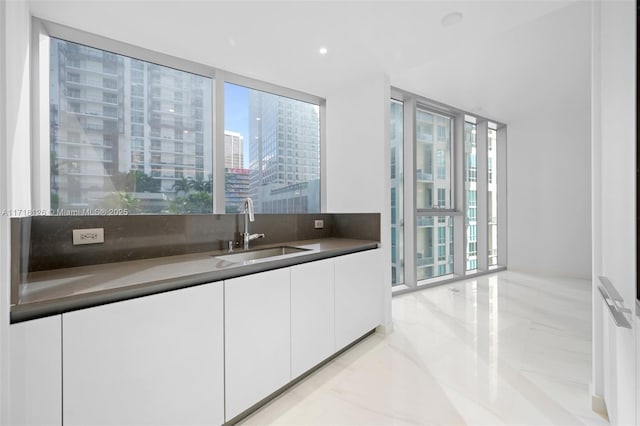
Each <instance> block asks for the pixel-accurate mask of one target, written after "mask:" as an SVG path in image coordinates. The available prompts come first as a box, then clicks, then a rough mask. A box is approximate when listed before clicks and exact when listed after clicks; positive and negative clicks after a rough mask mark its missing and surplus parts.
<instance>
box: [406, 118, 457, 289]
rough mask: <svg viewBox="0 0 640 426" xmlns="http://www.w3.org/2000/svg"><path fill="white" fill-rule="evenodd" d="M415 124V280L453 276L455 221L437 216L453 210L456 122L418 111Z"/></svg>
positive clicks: (448, 217)
mask: <svg viewBox="0 0 640 426" xmlns="http://www.w3.org/2000/svg"><path fill="white" fill-rule="evenodd" d="M415 121H416V129H417V131H416V144H415V159H416V160H415V161H416V170H415V175H416V182H415V186H416V195H415V206H416V217H417V226H416V268H417V270H416V278H417V279H418V280H424V279H429V278H434V277H438V276H442V275H447V274H451V273H452V272H453V244H451V242H452V241H453V219H452V217H450V216H439V215H438V214H439V212H438V210H441V209H451V207H452V205H451V188H452V185H451V183H452V179H451V176H452V173H451V172H452V168H451V164H452V163H451V153H452V135H453V131H452V124H453V120H452V118H451V117H449V116H445V115H442V114H440V113H436V112H434V111H431V110H429V109H427V108H424V107H418V108H417V109H416V113H415ZM434 172H435V173H434Z"/></svg>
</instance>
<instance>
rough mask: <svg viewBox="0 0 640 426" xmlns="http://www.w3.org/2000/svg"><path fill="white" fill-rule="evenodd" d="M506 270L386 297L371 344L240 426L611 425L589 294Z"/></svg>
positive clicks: (572, 284)
mask: <svg viewBox="0 0 640 426" xmlns="http://www.w3.org/2000/svg"><path fill="white" fill-rule="evenodd" d="M589 285H590V283H589V282H588V281H584V280H570V279H555V278H542V277H537V276H532V275H526V274H520V273H514V272H510V271H505V272H499V273H497V274H492V275H487V276H483V277H479V278H477V279H470V280H466V281H461V282H458V283H454V284H448V285H443V286H439V287H434V288H431V289H426V290H423V291H419V292H415V293H410V294H406V295H402V296H398V297H394V298H393V323H394V331H393V332H392V333H390V334H388V335H386V336H385V335H381V334H374V335H372V336H371V337H369V338H367V339H366V340H364V341H362V342H361V343H360V344H358V345H356V346H355V347H353V348H352V349H350V350H349V351H347V352H345V353H344V354H343V355H341V356H340V357H338V358H336V359H335V360H333V361H332V362H330V363H329V364H327V365H326V366H325V367H323V368H322V369H320V370H318V371H317V372H315V373H314V374H312V375H311V376H309V377H308V378H306V379H305V380H304V381H302V382H300V383H299V384H298V385H296V386H295V387H293V388H292V389H290V390H289V391H287V392H286V393H284V394H283V395H281V396H280V397H278V398H277V399H275V400H273V401H272V402H271V403H269V404H268V405H267V406H265V407H263V408H262V409H261V410H259V411H257V412H256V413H254V414H253V415H252V416H251V417H249V418H247V419H246V420H245V421H244V422H243V424H245V425H256V424H278V425H314V424H316V425H387V424H407V425H412V424H414V425H415V424H418V425H427V424H428V425H431V424H433V425H459V424H469V425H471V424H473V425H505V424H507V425H525V424H526V425H547V424H562V425H581V424H585V425H607V424H608V422H607V421H606V420H604V419H602V418H601V417H600V416H598V415H597V414H595V413H593V412H592V411H591V408H590V407H591V397H590V394H589V382H590V375H591V372H590V371H591V367H590V366H591V319H590V318H591V290H590V287H589Z"/></svg>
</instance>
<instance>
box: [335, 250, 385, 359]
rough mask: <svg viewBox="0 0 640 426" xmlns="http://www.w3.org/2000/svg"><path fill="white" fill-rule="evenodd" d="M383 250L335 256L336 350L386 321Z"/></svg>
mask: <svg viewBox="0 0 640 426" xmlns="http://www.w3.org/2000/svg"><path fill="white" fill-rule="evenodd" d="M384 264H385V262H384V261H383V259H382V254H381V251H380V250H367V251H363V252H359V253H353V254H350V255H347V256H340V257H336V258H335V332H336V336H335V338H336V345H335V349H336V351H338V350H340V349H342V348H344V347H345V346H347V345H348V344H350V343H352V342H353V341H354V340H356V339H358V338H359V337H361V336H362V335H363V334H365V333H367V332H369V331H371V330H372V329H374V328H375V327H377V326H379V325H380V324H382V312H383V309H382V308H383V307H382V304H383V293H382V276H383V271H382V267H383V265H384Z"/></svg>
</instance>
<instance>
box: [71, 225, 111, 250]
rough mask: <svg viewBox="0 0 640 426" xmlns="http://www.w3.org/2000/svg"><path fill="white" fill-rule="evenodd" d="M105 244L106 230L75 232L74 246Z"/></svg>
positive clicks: (81, 230)
mask: <svg viewBox="0 0 640 426" xmlns="http://www.w3.org/2000/svg"><path fill="white" fill-rule="evenodd" d="M100 243H104V228H88V229H74V230H73V245H74V246H77V245H82V244H100Z"/></svg>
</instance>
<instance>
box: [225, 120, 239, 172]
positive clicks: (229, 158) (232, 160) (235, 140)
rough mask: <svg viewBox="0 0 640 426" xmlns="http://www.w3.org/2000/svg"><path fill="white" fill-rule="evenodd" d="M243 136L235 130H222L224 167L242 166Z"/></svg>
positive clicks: (234, 167)
mask: <svg viewBox="0 0 640 426" xmlns="http://www.w3.org/2000/svg"><path fill="white" fill-rule="evenodd" d="M243 144H244V137H243V136H242V135H241V134H240V133H237V132H231V131H229V130H225V131H224V167H225V168H227V169H242V168H244V155H243Z"/></svg>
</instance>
